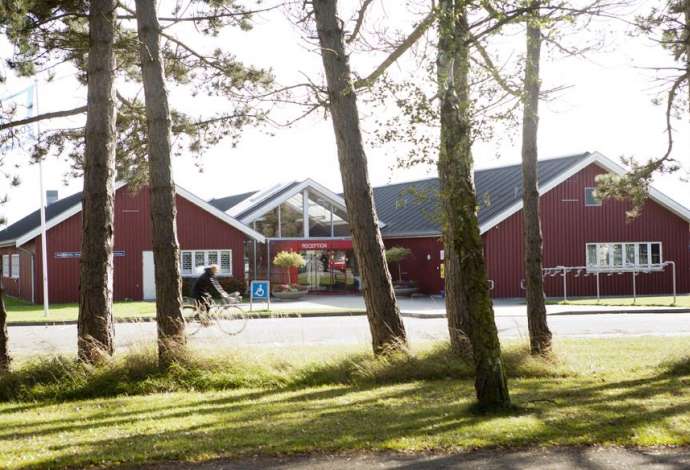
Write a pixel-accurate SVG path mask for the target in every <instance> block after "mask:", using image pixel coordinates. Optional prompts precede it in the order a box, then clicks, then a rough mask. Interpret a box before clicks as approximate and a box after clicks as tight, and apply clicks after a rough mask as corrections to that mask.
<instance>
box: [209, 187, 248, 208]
mask: <svg viewBox="0 0 690 470" xmlns="http://www.w3.org/2000/svg"><path fill="white" fill-rule="evenodd" d="M257 192H258V191H249V192H248V193H242V194H235V195H234V196H227V197H219V198H217V199H211V200H210V201H208V203H209V204H211V205H212V206H214V207H215V208H216V209H219V210H221V211H223V212H225V211H227V210H228V209H230V208H231V207H235V206H236V205H237V204H239V203H240V202H242V201H244V200H245V199H247V198H248V197H249V196H251V195H253V194H256V193H257Z"/></svg>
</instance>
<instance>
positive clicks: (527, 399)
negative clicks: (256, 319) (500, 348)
mask: <svg viewBox="0 0 690 470" xmlns="http://www.w3.org/2000/svg"><path fill="white" fill-rule="evenodd" d="M556 346H557V349H556V357H557V358H558V359H557V360H556V361H555V362H554V363H547V362H543V361H539V360H534V359H531V358H528V357H525V356H524V355H523V354H522V353H521V352H520V351H524V349H523V348H522V346H521V345H520V344H515V343H513V344H509V345H507V348H506V350H507V356H506V358H507V360H509V361H510V360H513V359H510V356H509V355H510V354H515V358H514V359H515V360H516V362H510V363H509V364H508V368H509V370H511V371H512V378H511V381H510V386H511V394H512V397H513V401H514V403H515V405H516V407H515V409H513V410H511V411H507V412H502V413H498V414H484V415H482V414H477V413H476V412H475V411H473V410H474V408H473V406H472V404H473V403H474V390H473V386H472V380H471V379H469V378H464V377H465V376H464V375H463V374H467V370H466V368H465V369H463V368H462V366H459V365H457V361H453V362H454V365H452V367H454V368H456V369H452V370H450V369H449V367H451V366H450V365H448V364H445V365H444V364H443V361H447V359H443V357H445V356H444V355H445V354H447V349H445V347H443V346H438V345H437V346H434V347H431V348H426V349H423V350H420V351H416V352H414V353H413V355H412V356H411V357H412V358H414V359H404V358H400V359H393V360H390V361H389V362H386V361H377V360H375V359H373V358H371V356H368V355H366V354H364V353H359V355H353V351H352V350H347V351H345V350H336V351H333V350H331V352H330V353H326V352H325V350H324V349H318V348H315V349H310V350H302V351H296V350H293V351H287V352H284V353H283V354H281V352H280V351H263V352H262V351H258V350H255V351H247V352H246V353H245V354H247V357H251V358H253V360H252V361H250V362H246V361H247V357H239V356H238V357H236V358H235V359H234V360H233V359H232V358H226V363H227V364H226V366H225V370H226V371H227V372H226V373H227V374H228V376H230V375H232V376H234V377H235V378H234V379H233V380H232V381H229V382H223V381H219V382H216V383H215V384H210V383H209V379H208V378H207V379H205V380H202V379H200V378H197V379H194V380H192V381H181V382H179V383H176V385H175V387H173V388H171V389H170V390H177V391H175V392H167V393H160V389H159V388H158V387H159V386H160V385H161V383H159V384H158V385H157V386H154V387H152V388H151V389H149V390H145V389H141V390H140V391H142V392H143V391H155V392H157V393H152V394H148V395H137V396H118V397H113V398H91V399H81V400H72V401H63V402H56V401H54V400H34V401H19V402H10V403H5V404H0V468H8V469H14V468H39V467H51V468H64V467H83V466H90V465H98V466H108V465H116V464H119V463H124V462H126V463H128V464H130V465H133V464H138V463H144V462H149V461H156V460H163V459H165V460H168V459H181V460H189V461H201V460H207V459H212V458H217V457H232V456H239V455H253V454H257V453H260V454H284V453H298V452H315V451H317V452H336V451H351V450H355V451H356V450H397V451H427V450H444V451H453V450H459V449H468V448H478V447H495V446H511V447H515V446H529V445H540V446H549V445H593V444H601V445H636V446H652V445H688V444H690V432H689V430H690V360H689V359H688V357H689V356H688V354H689V353H690V345H689V344H688V340H687V338H635V339H596V340H564V341H559V342H558V343H557V344H556ZM444 351H445V352H444ZM146 354H147V353H140V355H143V356H146ZM439 354H441V356H440V357H439V356H438V355H439ZM216 359H217V360H219V361H220V360H222V357H221V356H216ZM197 360H199V361H201V362H202V364H201V365H200V366H197V367H202V366H203V367H202V369H203V370H212V369H213V368H212V367H210V366H209V364H208V358H201V359H197ZM398 360H400V361H403V362H402V363H398V362H396V361H398ZM235 361H237V362H235ZM407 361H412V362H407ZM530 361H535V362H531V365H530ZM126 362H128V361H125V360H124V359H123V364H122V365H120V366H119V367H120V368H121V369H122V368H123V367H125V365H124V363H126ZM129 362H130V366H129V367H130V370H132V371H133V370H139V371H140V373H141V374H142V377H144V376H146V375H147V373H144V372H146V370H147V369H146V367H148V366H146V365H145V364H147V360H144V366H142V365H141V364H139V365H137V364H136V360H134V359H132V358H131V357H130V360H129ZM439 362H440V363H441V365H438V363H439ZM408 364H411V365H408ZM240 365H241V367H240ZM31 367H33V366H31V364H25V365H23V366H21V367H20V371H22V370H24V371H25V372H27V373H28V371H29V370H31ZM110 367H114V366H113V365H111V366H110ZM186 367H188V368H190V369H193V368H194V367H192V365H191V364H188V365H187V366H186ZM257 367H258V368H259V369H257ZM258 370H261V371H262V372H261V373H260V374H259V372H258ZM175 373H176V374H177V373H179V372H175ZM219 373H220V371H218V370H216V372H215V373H214V376H215V377H216V378H218V377H220V376H219V375H218V374H219ZM182 375H183V376H184V374H182ZM458 377H460V378H458ZM121 378H122V377H120V379H121ZM421 379H426V380H421ZM430 379H433V380H430ZM146 380H151V379H150V377H149V378H148V379H145V378H142V379H141V380H135V381H134V382H135V383H139V384H143V383H144V382H146ZM159 380H160V378H159ZM181 384H182V385H181ZM217 388H220V389H217ZM92 390H96V389H95V388H93V389H92ZM36 391H37V390H34V393H35V392H36ZM132 391H134V390H132V389H129V390H124V393H130V392H132ZM96 395H99V394H98V393H96ZM47 396H50V393H49V394H47Z"/></svg>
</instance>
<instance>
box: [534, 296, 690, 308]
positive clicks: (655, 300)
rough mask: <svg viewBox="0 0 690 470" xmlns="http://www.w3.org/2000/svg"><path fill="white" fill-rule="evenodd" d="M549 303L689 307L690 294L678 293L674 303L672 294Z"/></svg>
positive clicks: (593, 298)
mask: <svg viewBox="0 0 690 470" xmlns="http://www.w3.org/2000/svg"><path fill="white" fill-rule="evenodd" d="M548 303H550V304H559V305H604V306H619V305H620V306H628V305H636V306H638V307H644V306H648V307H685V308H690V295H679V296H677V297H676V303H675V304H674V303H673V296H672V295H667V296H641V297H637V299H633V298H632V297H602V298H601V299H600V300H599V301H597V299H596V297H586V298H578V299H571V300H565V301H564V300H551V301H549V302H548Z"/></svg>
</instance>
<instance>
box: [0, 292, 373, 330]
mask: <svg viewBox="0 0 690 470" xmlns="http://www.w3.org/2000/svg"><path fill="white" fill-rule="evenodd" d="M5 303H6V306H7V311H8V312H7V313H8V316H7V323H8V324H9V325H21V324H23V323H37V322H38V323H40V322H47V323H50V322H65V321H76V320H77V315H78V313H79V306H78V305H77V304H74V303H71V304H52V305H51V306H50V315H49V317H48V318H46V317H45V316H44V315H43V306H42V305H35V304H32V303H29V302H26V301H23V300H19V299H16V298H12V297H6V298H5ZM274 305H275V304H274ZM245 310H246V311H247V314H249V315H251V316H253V317H255V318H258V317H284V316H302V315H305V316H308V315H310V314H313V313H318V314H325V315H338V314H347V313H351V314H364V313H366V312H365V310H364V309H359V308H340V307H333V306H330V305H328V306H323V307H318V308H316V307H315V308H314V309H312V310H311V311H310V310H305V309H299V310H298V309H295V308H290V306H289V305H285V306H280V307H279V308H273V309H271V310H267V309H265V308H261V306H260V307H258V308H256V307H255V309H254V311H253V312H251V313H250V312H249V309H248V308H246V309H245ZM113 316H114V317H115V319H116V320H132V321H135V320H141V319H149V318H150V319H153V318H155V317H156V304H155V302H129V301H124V302H114V303H113Z"/></svg>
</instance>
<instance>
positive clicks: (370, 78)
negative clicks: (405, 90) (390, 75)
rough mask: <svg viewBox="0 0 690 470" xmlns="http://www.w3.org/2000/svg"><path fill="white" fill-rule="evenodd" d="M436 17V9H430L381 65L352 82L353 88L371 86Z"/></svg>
mask: <svg viewBox="0 0 690 470" xmlns="http://www.w3.org/2000/svg"><path fill="white" fill-rule="evenodd" d="M435 19H436V11H432V12H431V13H429V14H428V15H426V17H425V18H424V19H423V20H422V22H421V23H419V25H417V27H416V28H415V29H414V30H413V31H412V33H410V35H409V36H407V38H406V39H405V40H404V41H403V42H402V43H400V45H399V46H398V47H397V48H396V49H395V50H394V51H393V52H391V54H390V55H389V56H388V57H386V59H385V60H384V61H383V62H381V65H379V66H378V67H376V69H375V70H374V71H373V72H371V73H370V74H369V75H367V76H366V77H365V78H360V79H359V80H356V81H355V82H354V84H353V88H354V89H359V88H367V87H369V86H371V85H372V84H373V83H374V82H375V81H376V79H377V78H379V77H380V76H381V75H383V73H384V72H385V71H386V69H388V67H390V66H391V65H393V64H394V63H395V61H396V60H398V59H399V58H400V56H401V55H403V54H404V53H405V52H406V51H407V50H408V49H409V48H410V47H412V45H413V44H414V43H415V42H417V40H418V39H419V38H421V37H422V35H423V34H424V33H425V32H426V30H427V29H429V27H430V26H431V25H432V24H433V23H434V20H435Z"/></svg>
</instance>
